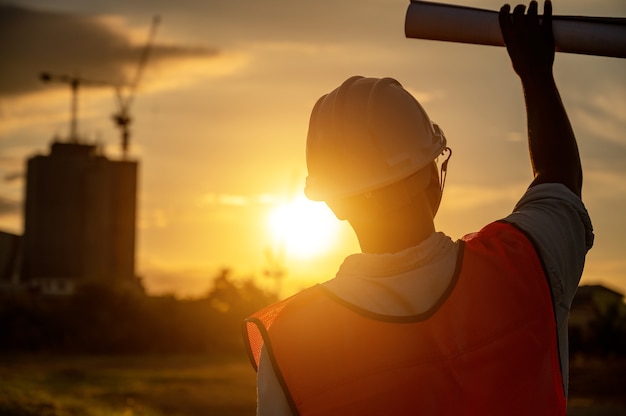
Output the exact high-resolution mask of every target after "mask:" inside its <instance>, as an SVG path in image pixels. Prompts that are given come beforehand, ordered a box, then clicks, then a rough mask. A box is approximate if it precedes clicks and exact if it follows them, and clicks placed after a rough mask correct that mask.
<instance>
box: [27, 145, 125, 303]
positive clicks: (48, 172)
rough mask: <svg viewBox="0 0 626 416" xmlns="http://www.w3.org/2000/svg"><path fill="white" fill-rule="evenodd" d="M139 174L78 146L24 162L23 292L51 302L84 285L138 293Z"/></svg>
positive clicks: (53, 148)
mask: <svg viewBox="0 0 626 416" xmlns="http://www.w3.org/2000/svg"><path fill="white" fill-rule="evenodd" d="M137 170H138V163H137V162H136V161H130V160H110V159H108V158H107V157H106V156H105V155H104V154H103V153H102V152H101V151H100V150H99V149H98V147H97V146H95V145H91V144H81V143H78V142H77V141H70V142H58V141H55V142H54V143H52V145H51V149H50V154H49V155H37V156H34V157H31V158H30V159H28V166H27V178H26V193H25V202H24V234H23V238H22V242H21V249H22V250H21V251H22V256H21V257H22V258H21V268H20V269H21V272H20V277H21V279H20V280H21V284H23V285H24V284H26V285H27V286H28V287H29V288H32V289H35V290H38V291H41V292H42V293H49V294H67V293H72V292H73V291H74V288H75V287H76V285H79V284H80V283H82V282H88V281H101V282H110V283H111V284H114V283H130V284H132V285H137V283H138V280H137V278H136V277H135V244H136V230H135V219H136V211H137V197H136V195H137Z"/></svg>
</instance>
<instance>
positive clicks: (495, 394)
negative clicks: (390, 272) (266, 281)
mask: <svg viewBox="0 0 626 416" xmlns="http://www.w3.org/2000/svg"><path fill="white" fill-rule="evenodd" d="M460 247H461V249H460V251H459V257H458V258H459V263H458V265H457V271H456V273H455V278H454V279H453V281H452V282H451V284H450V287H449V288H448V289H447V291H446V292H445V293H444V295H443V296H442V297H441V299H440V300H439V302H438V304H437V305H435V306H434V307H433V308H431V309H430V310H429V311H426V312H425V313H422V314H420V315H417V316H402V317H395V316H387V315H378V314H375V313H372V312H370V311H367V310H364V309H361V308H359V307H358V306H356V305H353V304H350V303H348V302H346V301H345V300H342V299H340V298H338V297H337V296H336V295H334V294H333V293H332V292H330V291H329V290H328V289H325V288H324V286H321V285H318V286H314V287H312V288H309V289H306V290H304V291H302V292H300V293H299V294H297V295H294V296H292V297H291V298H288V299H286V300H284V301H282V302H279V303H277V304H275V305H272V306H270V307H268V308H265V309H263V310H261V311H259V312H257V313H256V314H254V315H253V316H251V317H250V318H248V319H247V320H246V321H245V323H244V332H245V333H246V336H245V339H246V342H247V344H248V347H249V353H250V356H251V358H252V362H253V365H254V367H255V369H256V368H258V363H259V358H260V353H261V348H262V347H263V346H264V348H265V349H266V350H267V352H268V353H269V355H270V359H271V362H272V365H273V367H274V371H275V373H276V375H277V377H278V380H279V382H280V383H281V385H282V386H283V390H284V391H285V396H286V397H287V401H288V402H289V404H290V406H291V409H292V412H293V414H294V415H324V416H328V415H342V416H345V415H360V416H362V415H551V416H552V415H565V408H566V399H565V393H564V390H563V384H562V376H561V369H560V361H559V353H558V341H557V329H556V323H555V317H554V312H553V311H554V309H553V304H552V296H551V292H550V288H549V285H548V283H547V280H546V276H545V273H544V271H543V267H542V265H541V262H540V260H539V258H538V256H537V253H536V251H535V249H534V247H533V246H532V244H531V243H530V241H529V240H528V238H527V237H526V236H525V235H524V234H522V232H521V231H519V230H518V229H517V228H515V227H514V226H512V225H510V224H507V223H504V222H496V223H492V224H490V225H488V226H487V227H485V228H484V229H483V230H481V231H480V232H479V233H475V234H471V235H468V236H465V237H464V238H463V239H462V243H461V246H460Z"/></svg>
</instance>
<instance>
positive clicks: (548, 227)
mask: <svg viewBox="0 0 626 416" xmlns="http://www.w3.org/2000/svg"><path fill="white" fill-rule="evenodd" d="M504 220H505V221H506V222H509V223H511V224H514V225H516V226H517V227H518V228H520V229H521V230H522V231H523V232H524V233H525V234H526V235H527V236H528V237H529V238H530V239H531V240H532V242H533V244H534V245H535V247H536V249H537V251H538V254H539V256H540V258H541V260H542V261H543V264H544V267H545V268H546V272H547V274H548V278H549V280H550V285H551V287H552V294H553V296H554V302H555V304H556V305H558V306H560V307H563V308H566V309H568V310H569V307H570V305H571V302H572V299H573V298H574V295H575V294H576V288H577V287H578V283H579V282H580V278H581V276H582V272H583V267H584V264H585V256H586V254H587V251H588V250H589V249H590V248H591V246H592V245H593V239H594V235H593V227H592V225H591V220H590V218H589V214H588V212H587V210H586V208H585V206H584V204H583V202H582V201H581V199H580V198H579V197H578V196H576V195H575V194H574V193H573V192H572V191H570V190H569V189H568V188H567V187H566V186H564V185H562V184H558V183H548V184H540V185H536V186H533V187H531V188H529V189H528V190H527V191H526V193H525V194H524V195H523V196H522V198H521V199H520V201H519V202H518V203H517V205H516V206H515V208H514V209H513V213H511V215H509V216H508V217H506V218H505V219H504Z"/></svg>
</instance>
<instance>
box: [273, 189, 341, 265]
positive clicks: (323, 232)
mask: <svg viewBox="0 0 626 416" xmlns="http://www.w3.org/2000/svg"><path fill="white" fill-rule="evenodd" d="M269 227H270V230H271V232H272V236H273V238H274V241H275V243H276V244H277V245H279V246H282V247H284V249H285V251H286V253H287V254H290V255H293V256H296V257H299V258H310V257H313V256H315V255H318V254H321V253H323V252H325V251H327V250H330V249H331V248H332V247H333V245H334V243H335V240H336V237H337V233H338V230H339V222H338V220H337V218H335V216H334V215H333V213H332V212H331V211H330V209H328V207H327V206H326V205H325V204H323V203H321V202H312V201H309V200H308V199H306V198H304V197H299V198H296V199H294V200H293V201H291V202H289V203H287V204H283V205H280V206H278V207H276V209H274V210H273V211H272V213H271V215H270V217H269Z"/></svg>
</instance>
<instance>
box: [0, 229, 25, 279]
mask: <svg viewBox="0 0 626 416" xmlns="http://www.w3.org/2000/svg"><path fill="white" fill-rule="evenodd" d="M20 241H21V238H20V236H18V235H15V234H10V233H7V232H4V231H0V289H4V288H11V287H15V286H16V284H17V280H18V270H19V269H18V264H19V254H20Z"/></svg>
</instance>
